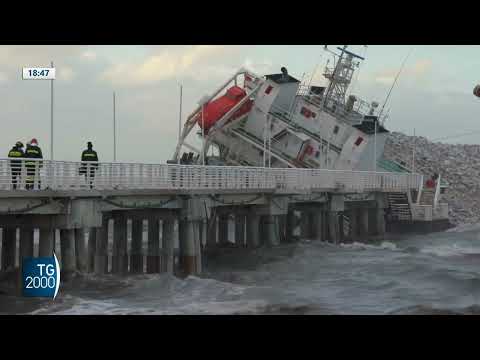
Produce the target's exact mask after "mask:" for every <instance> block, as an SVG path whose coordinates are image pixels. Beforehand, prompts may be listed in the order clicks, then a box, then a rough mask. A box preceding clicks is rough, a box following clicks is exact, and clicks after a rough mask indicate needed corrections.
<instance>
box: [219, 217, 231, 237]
mask: <svg viewBox="0 0 480 360" xmlns="http://www.w3.org/2000/svg"><path fill="white" fill-rule="evenodd" d="M228 243H229V241H228V214H221V215H219V216H218V244H219V245H225V244H228Z"/></svg>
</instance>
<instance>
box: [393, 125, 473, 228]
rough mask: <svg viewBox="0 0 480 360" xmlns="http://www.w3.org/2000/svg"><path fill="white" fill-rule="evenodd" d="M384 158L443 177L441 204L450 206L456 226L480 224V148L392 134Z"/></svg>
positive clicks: (452, 220)
mask: <svg viewBox="0 0 480 360" xmlns="http://www.w3.org/2000/svg"><path fill="white" fill-rule="evenodd" d="M414 149H415V150H414ZM414 154H415V155H414ZM384 157H385V158H386V159H389V160H394V161H396V162H401V163H403V164H404V165H405V166H406V167H407V168H409V169H415V172H417V173H421V174H423V175H425V176H427V177H428V176H431V175H432V174H434V173H438V174H440V176H441V178H442V179H443V180H444V181H446V182H447V183H448V189H447V190H446V192H445V194H444V195H443V196H442V199H441V201H442V202H446V203H448V205H449V215H450V220H451V222H452V223H454V224H456V225H459V224H472V223H477V222H479V220H480V145H462V144H446V143H441V142H431V141H429V140H428V139H426V138H424V137H418V136H417V137H414V136H407V135H404V134H402V133H398V132H393V133H391V134H389V137H388V139H387V141H386V144H385V152H384ZM413 158H415V167H413Z"/></svg>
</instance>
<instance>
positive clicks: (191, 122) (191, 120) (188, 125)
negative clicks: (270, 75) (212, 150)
mask: <svg viewBox="0 0 480 360" xmlns="http://www.w3.org/2000/svg"><path fill="white" fill-rule="evenodd" d="M241 75H244V76H245V75H248V76H250V77H251V78H253V79H258V80H259V81H258V84H257V85H260V84H261V83H262V81H261V79H262V77H260V76H259V75H257V74H255V73H253V72H252V71H250V70H248V69H246V68H241V69H239V70H238V71H237V72H236V73H235V74H234V75H232V76H231V77H230V78H229V79H228V80H227V81H225V82H224V83H223V84H222V85H221V86H219V87H218V88H217V89H216V90H215V91H214V92H213V93H212V94H211V95H208V96H206V97H205V98H204V99H203V102H202V103H200V104H199V105H198V106H197V108H196V109H195V110H194V111H193V112H192V113H191V114H190V115H189V116H188V117H187V119H186V121H185V124H184V126H183V130H182V133H181V135H180V141H179V142H178V143H177V146H176V148H175V153H174V155H173V158H174V159H178V157H179V155H180V150H181V148H182V146H183V145H184V143H185V138H186V137H187V136H188V134H189V133H190V131H191V130H192V129H193V127H194V126H195V123H196V118H197V115H198V114H199V113H200V112H201V110H202V108H203V105H204V104H206V103H208V102H210V101H212V100H214V99H215V98H216V97H217V96H219V95H220V94H221V93H222V91H224V90H226V89H227V87H228V86H229V85H230V84H231V83H232V82H234V83H235V84H238V77H239V76H241ZM258 88H259V86H257V89H258ZM254 92H255V91H252V92H248V91H247V96H246V99H247V98H249V97H250V96H251V95H252V94H253V93H254ZM244 100H245V99H244ZM242 104H243V103H242ZM238 108H239V107H236V109H238ZM231 114H233V112H232V113H230V115H231ZM224 117H225V116H224Z"/></svg>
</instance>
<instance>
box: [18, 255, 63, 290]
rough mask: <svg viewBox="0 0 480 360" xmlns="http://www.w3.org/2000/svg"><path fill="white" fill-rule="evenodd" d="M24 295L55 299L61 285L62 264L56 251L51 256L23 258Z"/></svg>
mask: <svg viewBox="0 0 480 360" xmlns="http://www.w3.org/2000/svg"><path fill="white" fill-rule="evenodd" d="M22 275H23V276H22V280H23V296H29V297H51V298H53V299H55V297H56V296H57V293H58V288H59V286H60V265H59V264H58V260H57V257H56V255H55V253H54V254H53V256H51V257H39V258H26V259H24V260H23V274H22Z"/></svg>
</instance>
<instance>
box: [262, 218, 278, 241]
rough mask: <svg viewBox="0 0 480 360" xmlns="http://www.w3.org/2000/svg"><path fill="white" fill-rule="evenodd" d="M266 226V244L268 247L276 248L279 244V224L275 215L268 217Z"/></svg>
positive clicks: (265, 221)
mask: <svg viewBox="0 0 480 360" xmlns="http://www.w3.org/2000/svg"><path fill="white" fill-rule="evenodd" d="M264 226H265V244H266V245H267V246H275V245H277V244H278V224H277V218H276V216H275V215H266V216H265V220H264Z"/></svg>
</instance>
